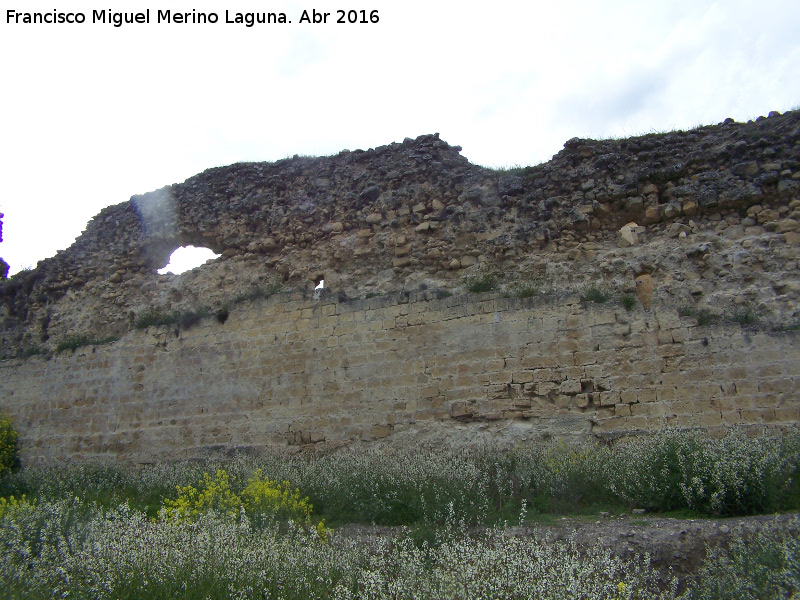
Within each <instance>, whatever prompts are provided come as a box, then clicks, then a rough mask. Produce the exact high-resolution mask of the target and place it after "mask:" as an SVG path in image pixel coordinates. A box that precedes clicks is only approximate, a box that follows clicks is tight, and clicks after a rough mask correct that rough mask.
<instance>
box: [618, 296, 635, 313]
mask: <svg viewBox="0 0 800 600" xmlns="http://www.w3.org/2000/svg"><path fill="white" fill-rule="evenodd" d="M619 301H620V302H622V306H624V307H625V310H627V311H628V312H631V311H632V310H633V307H634V306H636V296H635V295H634V294H622V297H621V298H620V299H619Z"/></svg>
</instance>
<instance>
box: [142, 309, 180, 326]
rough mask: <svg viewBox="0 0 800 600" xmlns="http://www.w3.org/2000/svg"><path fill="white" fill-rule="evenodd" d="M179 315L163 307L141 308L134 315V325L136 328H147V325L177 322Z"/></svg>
mask: <svg viewBox="0 0 800 600" xmlns="http://www.w3.org/2000/svg"><path fill="white" fill-rule="evenodd" d="M179 316H180V314H179V313H177V312H170V311H165V310H163V309H159V308H155V307H151V308H147V309H145V310H143V311H142V312H141V313H139V314H138V315H136V321H135V322H134V326H135V327H136V329H147V328H148V327H153V326H155V327H158V326H160V325H172V324H173V323H175V322H177V320H178V317H179Z"/></svg>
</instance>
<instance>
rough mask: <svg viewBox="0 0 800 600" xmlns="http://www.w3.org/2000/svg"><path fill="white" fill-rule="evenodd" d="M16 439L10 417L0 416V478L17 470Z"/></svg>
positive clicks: (17, 453) (17, 452)
mask: <svg viewBox="0 0 800 600" xmlns="http://www.w3.org/2000/svg"><path fill="white" fill-rule="evenodd" d="M18 438H19V434H18V433H17V430H16V429H14V423H13V422H12V421H11V417H5V416H0V477H2V476H3V475H5V474H6V473H10V472H12V471H16V470H17V469H18V468H19V451H18V450H17V440H18Z"/></svg>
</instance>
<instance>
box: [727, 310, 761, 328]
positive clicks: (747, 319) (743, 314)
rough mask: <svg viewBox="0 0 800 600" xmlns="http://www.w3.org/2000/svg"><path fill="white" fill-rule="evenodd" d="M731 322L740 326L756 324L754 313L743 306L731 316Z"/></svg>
mask: <svg viewBox="0 0 800 600" xmlns="http://www.w3.org/2000/svg"><path fill="white" fill-rule="evenodd" d="M731 320H733V321H735V322H736V323H739V324H741V325H752V324H753V323H756V322H757V320H758V319H757V316H756V311H755V310H753V308H752V307H749V306H745V307H743V308H740V309H738V310H737V311H735V312H734V313H733V314H732V315H731Z"/></svg>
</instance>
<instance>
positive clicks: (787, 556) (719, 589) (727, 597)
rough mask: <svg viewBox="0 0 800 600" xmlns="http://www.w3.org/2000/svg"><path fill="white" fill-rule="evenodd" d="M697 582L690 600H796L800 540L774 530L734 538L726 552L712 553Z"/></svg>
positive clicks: (799, 569)
mask: <svg viewBox="0 0 800 600" xmlns="http://www.w3.org/2000/svg"><path fill="white" fill-rule="evenodd" d="M696 579H697V581H696V584H695V585H694V586H693V589H692V592H691V595H690V598H691V599H692V600H762V599H764V598H769V599H775V600H778V599H782V598H797V597H798V596H797V594H798V592H800V539H799V538H798V537H797V535H796V534H794V535H793V534H790V533H788V532H786V531H781V530H780V529H777V528H769V529H766V530H764V531H760V532H759V533H757V534H755V535H753V536H751V537H750V538H749V539H747V540H746V541H745V540H744V539H742V538H740V537H739V538H734V540H733V542H732V543H731V546H730V549H729V550H728V551H723V550H722V549H720V548H715V549H714V550H713V551H711V553H710V554H709V556H708V558H707V559H706V562H705V564H704V566H703V567H702V569H701V570H700V572H699V573H698V574H697V578H696Z"/></svg>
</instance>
